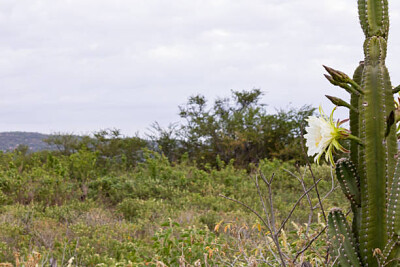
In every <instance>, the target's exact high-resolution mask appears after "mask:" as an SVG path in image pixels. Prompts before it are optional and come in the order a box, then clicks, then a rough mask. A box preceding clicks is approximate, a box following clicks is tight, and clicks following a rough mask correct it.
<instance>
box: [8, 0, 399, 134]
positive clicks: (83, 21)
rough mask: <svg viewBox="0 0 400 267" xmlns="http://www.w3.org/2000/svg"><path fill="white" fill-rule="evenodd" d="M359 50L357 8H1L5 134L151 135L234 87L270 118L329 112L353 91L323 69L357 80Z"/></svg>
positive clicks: (195, 1)
mask: <svg viewBox="0 0 400 267" xmlns="http://www.w3.org/2000/svg"><path fill="white" fill-rule="evenodd" d="M390 4H391V5H390V15H391V35H390V39H389V53H388V61H387V65H388V67H389V70H390V72H391V74H392V75H391V76H392V82H393V84H394V85H397V84H399V83H400V61H399V60H397V59H398V58H399V55H400V2H399V1H392V2H391V3H390ZM362 42H363V34H362V31H361V29H360V27H359V23H358V17H357V10H356V1H355V0H353V1H349V0H301V1H299V0H18V1H16V0H0V93H1V97H0V132H1V131H38V132H43V133H51V132H56V131H62V132H74V133H89V132H92V131H95V130H100V129H104V128H118V129H121V130H122V133H124V134H126V135H133V134H134V133H135V132H138V131H139V132H140V133H144V132H146V129H147V128H148V127H149V125H150V124H151V123H152V122H154V121H158V122H159V123H160V124H161V125H163V126H167V125H168V124H169V123H170V122H174V121H178V120H179V116H178V115H177V114H178V105H182V104H184V103H185V102H186V100H187V98H188V97H189V96H191V95H195V94H198V93H200V94H203V95H205V96H206V97H207V98H208V99H215V98H216V97H218V96H219V97H225V96H228V95H230V90H232V89H233V90H250V89H253V88H259V89H261V90H263V91H264V92H265V95H264V98H263V102H264V103H266V104H268V108H269V111H270V112H273V111H274V109H275V108H284V109H286V108H289V107H300V106H302V105H304V104H312V105H314V106H318V105H319V104H322V105H323V106H324V108H325V109H326V110H327V111H329V109H331V108H332V106H331V105H329V104H328V102H327V101H326V100H324V97H323V96H324V95H325V94H330V95H336V96H345V94H344V92H343V91H342V90H341V89H339V88H334V87H333V86H330V85H329V83H328V82H327V81H325V79H324V77H323V76H322V74H323V73H324V72H323V69H322V67H321V65H322V64H326V65H328V66H331V67H334V68H337V69H340V70H342V71H344V72H347V73H349V74H351V73H352V72H353V70H354V69H355V67H356V66H357V64H358V61H360V60H361V59H362V58H363V54H362V49H361V47H362ZM396 55H397V56H396ZM337 114H338V116H341V115H342V114H343V115H342V116H344V114H345V113H344V112H340V111H339V112H338V113H337Z"/></svg>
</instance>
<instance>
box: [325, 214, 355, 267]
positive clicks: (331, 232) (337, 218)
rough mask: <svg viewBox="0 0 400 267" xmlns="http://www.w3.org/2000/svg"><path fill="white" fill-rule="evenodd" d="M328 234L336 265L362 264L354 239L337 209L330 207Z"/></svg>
mask: <svg viewBox="0 0 400 267" xmlns="http://www.w3.org/2000/svg"><path fill="white" fill-rule="evenodd" d="M328 236H329V240H330V243H331V244H332V251H333V255H334V256H335V258H336V266H354V267H356V266H362V264H361V260H360V257H359V255H358V252H357V243H356V240H355V239H354V236H353V233H352V232H351V230H350V227H349V225H348V224H347V222H346V218H345V217H344V215H343V213H342V211H341V210H339V209H332V210H331V211H330V213H329V215H328Z"/></svg>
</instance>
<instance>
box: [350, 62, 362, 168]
mask: <svg viewBox="0 0 400 267" xmlns="http://www.w3.org/2000/svg"><path fill="white" fill-rule="evenodd" d="M363 70H364V61H360V63H359V65H358V67H357V68H356V70H355V71H354V74H353V80H354V81H355V82H356V83H358V84H361V82H362V73H363ZM359 99H360V96H359V94H351V96H350V105H351V106H353V107H356V108H357V112H354V111H353V110H350V111H349V118H350V132H351V134H352V135H354V136H358V137H359V136H360V129H359V126H360V124H359V116H360V114H359V112H358V108H359V105H360V103H359V102H360V101H359ZM358 149H359V147H358V143H357V142H354V141H352V142H350V159H351V161H352V162H353V163H354V164H355V165H356V167H358V160H359V159H358V158H359V157H358V156H359V155H358Z"/></svg>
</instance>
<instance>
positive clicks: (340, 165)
mask: <svg viewBox="0 0 400 267" xmlns="http://www.w3.org/2000/svg"><path fill="white" fill-rule="evenodd" d="M358 13H359V18H360V24H361V28H362V30H363V32H364V34H365V41H364V47H363V48H364V60H363V61H361V62H360V64H359V66H358V68H357V69H356V70H355V72H354V76H353V79H351V78H349V77H348V76H347V75H346V74H344V73H342V72H340V71H337V70H334V69H331V68H328V67H325V69H326V70H327V71H328V73H329V75H326V78H327V79H328V80H329V81H330V82H331V83H332V84H334V85H336V86H339V87H342V88H344V89H345V90H346V91H347V92H349V94H350V99H351V101H350V103H349V104H348V105H344V106H346V107H347V108H349V113H350V132H351V133H352V134H353V135H354V136H357V137H358V138H359V139H360V140H361V144H360V142H355V141H353V140H352V141H351V144H350V157H349V158H343V159H340V160H339V161H337V163H336V174H337V178H338V181H339V183H340V186H341V188H342V190H343V193H344V194H345V196H346V197H347V198H348V199H349V201H350V203H351V210H352V213H353V216H352V223H351V225H350V224H349V223H348V222H347V221H346V216H344V215H343V212H342V211H341V210H340V209H333V210H331V211H330V213H329V216H328V236H329V239H330V243H331V244H332V250H331V251H332V253H333V254H334V256H335V257H334V259H335V260H336V261H335V265H336V266H368V267H372V266H400V239H399V236H400V197H399V193H400V159H397V157H396V154H397V135H396V123H395V121H396V119H398V118H395V117H394V116H395V102H394V97H393V93H394V92H395V91H394V90H393V87H392V84H391V82H390V77H389V72H388V70H387V68H386V66H385V59H386V51H387V39H388V34H389V14H388V1H387V0H358ZM330 99H334V100H335V102H336V103H339V102H338V100H337V98H332V97H331V98H330ZM331 101H332V100H331ZM332 102H333V101H332Z"/></svg>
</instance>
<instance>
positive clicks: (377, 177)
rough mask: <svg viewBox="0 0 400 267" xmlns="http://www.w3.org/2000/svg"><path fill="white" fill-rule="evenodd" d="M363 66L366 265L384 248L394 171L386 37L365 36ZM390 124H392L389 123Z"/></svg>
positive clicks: (362, 233) (362, 237)
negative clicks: (388, 127) (387, 184)
mask: <svg viewBox="0 0 400 267" xmlns="http://www.w3.org/2000/svg"><path fill="white" fill-rule="evenodd" d="M364 51H365V66H364V71H363V80H362V87H363V90H364V95H362V96H361V98H360V101H361V105H360V109H361V110H360V120H361V121H360V125H361V127H360V136H361V139H362V141H363V143H364V144H365V146H364V147H363V148H360V161H359V164H361V165H360V166H359V168H360V176H361V195H362V198H361V205H362V222H361V229H360V248H361V249H360V253H361V255H362V257H363V260H366V263H368V265H369V266H377V265H376V264H377V262H376V259H375V258H374V257H373V255H372V252H373V251H374V250H375V249H376V248H379V249H381V250H383V248H384V246H385V243H386V242H387V240H388V234H387V232H386V209H385V207H386V196H387V188H386V183H387V181H390V179H391V178H390V177H392V176H393V172H394V163H395V162H394V148H395V146H394V142H396V139H395V138H396V137H395V135H394V132H395V130H393V131H390V134H389V136H385V133H386V128H387V124H386V120H387V117H388V116H389V114H390V112H391V111H392V110H393V107H394V101H393V95H392V92H391V91H392V88H391V86H389V85H390V80H389V81H388V73H387V69H386V67H385V64H384V60H385V57H386V40H385V39H384V38H382V37H372V38H368V39H367V40H366V42H365V46H364ZM392 127H393V126H392Z"/></svg>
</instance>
